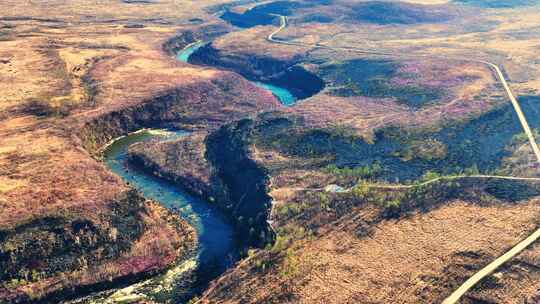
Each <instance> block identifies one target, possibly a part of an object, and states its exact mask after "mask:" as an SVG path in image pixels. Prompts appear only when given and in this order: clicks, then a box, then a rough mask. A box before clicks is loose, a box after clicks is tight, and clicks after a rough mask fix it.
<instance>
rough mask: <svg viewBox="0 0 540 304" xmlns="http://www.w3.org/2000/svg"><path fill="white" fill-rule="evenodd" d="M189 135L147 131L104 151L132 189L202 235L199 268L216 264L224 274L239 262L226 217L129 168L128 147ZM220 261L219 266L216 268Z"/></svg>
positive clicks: (214, 209)
mask: <svg viewBox="0 0 540 304" xmlns="http://www.w3.org/2000/svg"><path fill="white" fill-rule="evenodd" d="M186 134H187V133H186V132H183V131H162V132H156V131H152V130H144V131H141V132H137V133H134V134H131V135H129V136H126V137H123V138H121V139H118V140H116V141H115V142H114V143H113V144H111V145H110V146H108V147H107V149H106V150H105V151H104V160H105V164H106V165H107V166H108V167H109V169H110V170H111V171H113V172H114V173H116V174H117V175H118V176H120V177H121V178H122V179H124V181H125V182H127V183H129V185H130V186H132V187H134V188H135V189H137V190H139V191H141V193H142V194H143V195H144V197H146V198H148V199H152V200H155V201H157V202H159V203H161V204H162V205H163V206H165V207H167V208H169V209H171V210H173V211H175V212H178V213H179V214H180V216H181V217H182V218H184V219H185V220H186V221H187V222H188V223H189V224H190V225H192V226H193V227H194V228H195V229H196V231H197V235H198V242H199V243H198V254H197V264H198V265H205V264H207V263H212V265H213V266H217V267H218V268H220V270H221V271H224V270H225V269H226V268H227V267H229V266H231V264H232V263H233V262H234V261H235V259H236V249H237V248H236V246H235V241H234V232H233V227H232V225H231V224H229V223H228V222H227V220H226V219H225V217H224V216H223V214H222V213H221V212H220V211H219V210H217V208H214V207H213V206H212V205H211V203H210V202H206V201H203V200H201V199H198V198H195V197H193V196H191V195H189V194H188V193H187V192H186V191H184V190H182V189H181V188H179V187H178V186H176V185H174V184H172V183H170V182H168V181H165V180H163V179H161V178H158V177H155V176H153V175H150V174H148V173H146V172H145V171H143V170H141V169H139V168H136V167H133V166H129V165H128V164H127V162H126V156H127V150H128V147H129V146H130V145H132V144H134V143H137V142H143V141H147V140H150V139H152V138H157V139H159V140H173V139H175V138H179V137H181V136H185V135H186ZM216 261H217V263H218V264H219V265H216Z"/></svg>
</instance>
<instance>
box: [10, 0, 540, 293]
mask: <svg viewBox="0 0 540 304" xmlns="http://www.w3.org/2000/svg"><path fill="white" fill-rule="evenodd" d="M264 3H266V4H265V5H266V6H264V7H258V8H257V7H256V3H252V2H246V1H239V2H236V1H234V2H229V1H218V0H205V1H159V2H157V1H156V2H140V1H114V2H111V1H86V0H76V1H69V2H66V1H59V0H58V1H56V0H55V1H46V2H36V1H24V2H21V1H4V2H2V3H1V4H0V8H1V9H0V11H1V12H2V13H0V91H1V92H2V94H1V96H0V209H1V212H0V251H1V253H2V254H0V266H1V267H0V269H1V270H0V302H1V301H7V302H15V301H17V300H18V301H30V300H36V299H39V298H44V297H47V296H48V297H53V298H50V299H52V300H55V299H56V300H58V299H60V298H62V297H69V296H73V295H75V296H76V295H80V294H82V293H83V292H87V291H92V290H94V289H97V288H98V287H99V288H103V287H105V285H106V284H104V283H103V282H111V281H112V282H113V283H117V282H118V281H122V280H138V279H140V278H142V277H144V276H146V275H150V274H154V273H157V272H159V271H162V270H163V269H165V268H167V267H169V266H170V265H173V264H174V263H175V262H176V261H179V260H182V259H183V258H186V256H188V255H189V254H190V249H191V248H192V247H193V246H194V244H195V242H196V237H195V235H194V233H193V231H192V229H191V228H190V227H188V226H187V224H186V223H185V222H183V221H179V220H178V219H177V218H176V217H175V216H173V215H172V214H171V213H169V212H168V211H166V210H164V209H163V208H162V207H160V206H159V205H157V204H155V202H150V201H147V200H145V199H144V198H142V197H141V195H140V194H138V193H136V192H133V191H132V190H130V187H129V185H126V184H124V183H123V182H122V181H121V180H120V179H119V178H118V177H117V176H115V175H113V174H112V173H110V172H109V171H107V169H106V167H105V166H104V165H103V164H102V163H101V162H100V161H99V153H98V152H99V150H100V148H101V147H102V146H103V145H105V144H106V143H107V142H109V141H110V140H111V139H113V138H115V137H118V136H121V135H125V134H126V133H128V132H131V131H135V130H137V129H140V128H144V127H155V126H174V127H179V128H182V129H187V130H191V131H195V132H194V133H193V135H191V136H189V137H186V138H184V139H182V140H178V141H173V142H166V143H157V142H151V143H147V144H144V145H138V146H134V147H132V149H131V154H132V157H134V158H139V161H141V159H142V165H144V166H147V167H149V168H151V169H152V170H153V171H155V172H156V174H157V175H160V176H162V177H165V178H168V179H171V180H173V181H174V182H177V183H179V184H182V185H183V186H186V187H188V188H190V190H192V192H194V193H197V194H198V195H201V196H204V197H212V199H213V200H215V201H217V203H218V204H221V205H223V206H225V207H224V210H225V212H229V213H228V214H231V215H232V217H234V218H233V222H234V223H236V225H237V226H240V228H242V229H243V231H244V232H245V233H246V234H245V235H244V236H245V239H249V240H250V241H251V242H252V243H253V244H256V245H258V246H259V247H264V245H265V244H266V245H267V247H266V248H259V249H252V250H249V252H247V253H246V257H245V259H244V260H242V261H241V262H239V264H238V265H236V266H235V267H234V268H233V269H231V270H230V271H229V272H227V273H226V274H224V275H223V276H222V277H220V278H218V279H217V280H215V281H214V282H213V284H212V285H211V286H210V288H209V289H208V290H207V291H206V292H205V293H204V294H203V295H202V297H201V299H202V302H205V303H320V302H321V303H358V302H370V303H371V302H373V303H387V302H393V303H419V302H427V303H431V302H439V301H440V300H442V299H443V298H444V297H445V296H446V295H448V294H449V293H450V292H451V291H452V289H453V288H455V287H456V286H457V285H459V284H460V283H461V282H463V281H464V280H465V279H466V278H467V277H468V276H470V275H471V274H472V273H473V272H474V271H475V270H477V269H479V268H480V267H482V266H483V265H485V264H486V263H488V262H489V261H490V260H492V259H493V258H495V257H496V256H498V255H499V254H501V253H502V252H504V251H505V250H506V249H508V248H509V247H511V246H512V245H513V244H515V243H516V242H517V241H519V240H520V239H521V238H522V237H523V236H525V235H526V234H527V233H529V232H530V231H532V230H533V229H535V228H536V227H538V225H539V222H538V215H539V212H540V210H539V207H538V198H537V185H536V184H534V183H521V182H515V183H512V182H503V183H501V182H497V181H492V180H488V181H481V182H480V181H476V180H475V181H474V182H471V181H469V180H468V179H464V180H459V181H457V182H456V181H452V182H451V183H446V182H444V183H435V184H434V185H433V186H430V187H427V188H420V190H418V191H416V190H414V191H413V190H411V191H405V192H400V191H391V190H388V189H386V190H384V189H383V188H384V187H383V188H381V189H379V190H376V191H375V190H373V191H372V190H370V189H369V188H370V187H368V185H371V184H382V185H390V186H391V185H395V184H398V183H407V184H409V185H418V184H420V181H422V180H425V179H429V178H430V177H433V176H439V175H455V174H465V175H472V174H479V173H482V174H500V175H510V176H528V177H537V176H538V166H537V165H533V164H531V160H532V159H534V157H533V154H532V151H530V148H529V147H528V146H527V145H526V141H525V139H524V136H523V135H522V134H521V130H520V128H519V124H518V122H517V120H516V119H515V117H514V116H513V112H512V110H511V108H510V106H509V104H508V101H507V100H506V98H505V95H504V91H503V90H502V88H501V86H500V84H499V83H498V81H497V79H496V77H495V75H494V74H493V71H491V70H490V69H489V68H488V67H486V66H485V65H483V64H480V63H478V62H472V61H470V60H469V59H472V58H474V59H479V60H488V61H490V62H495V63H497V64H498V65H500V66H502V67H504V73H505V75H507V78H508V79H509V81H510V84H511V86H512V89H513V90H514V91H515V93H516V95H518V96H521V99H520V101H521V102H522V103H523V107H524V110H525V112H526V113H525V114H526V115H527V117H528V119H530V121H531V125H532V127H533V128H538V126H537V124H538V123H539V122H538V119H537V118H536V116H537V115H536V114H537V112H538V111H537V104H538V97H537V96H535V95H538V91H539V90H540V67H539V65H540V62H539V61H538V60H537V59H536V55H537V51H538V46H539V45H540V41H539V39H540V36H538V35H537V34H536V33H537V28H538V27H539V26H540V24H538V23H539V22H540V21H538V18H537V16H538V7H537V6H522V5H521V4H523V2H522V1H513V2H512V3H510V2H509V4H512V5H504V7H500V5H493V4H491V2H489V3H488V5H487V6H489V7H488V8H486V7H482V5H478V2H477V1H453V2H449V1H421V0H414V1H390V2H382V1H345V0H334V1H298V3H297V4H293V5H291V4H287V3H280V4H271V3H270V4H269V3H267V1H264ZM222 9H229V10H230V14H229V17H230V18H228V19H227V18H219V16H220V15H221V13H223V11H222ZM388 12H391V13H388ZM268 13H277V14H284V15H288V20H289V23H290V26H288V27H287V28H286V29H285V30H284V31H282V32H280V33H279V37H278V38H279V39H287V40H290V41H296V42H301V43H306V44H318V45H323V46H324V45H325V46H332V47H342V48H347V47H349V48H356V49H366V50H377V51H381V52H384V53H392V54H395V55H394V56H382V55H373V54H367V53H361V52H358V51H353V50H352V49H350V50H346V49H342V50H341V51H336V50H331V49H324V48H315V47H303V46H298V45H289V46H286V45H276V44H270V43H269V42H268V41H267V39H266V38H267V36H268V34H270V33H271V32H272V31H274V30H275V28H276V25H278V23H277V19H276V18H275V16H274V17H268V16H266V15H267V14H268ZM231 14H233V15H231ZM246 14H247V15H248V16H247V17H248V18H247V19H242V18H244V17H246V16H244V15H246ZM52 16H54V17H52ZM231 16H232V17H231ZM261 16H265V18H263V19H260V18H259V17H261ZM267 17H268V18H267ZM231 18H233V19H234V18H236V19H238V18H240V19H239V20H240V21H241V22H240V23H238V22H239V21H238V20H236V19H235V20H236V21H238V22H236V25H240V26H241V27H234V26H233V25H234V23H235V22H232V23H233V25H232V24H230V23H227V22H226V20H229V21H231V20H232V19H231ZM266 18H267V19H266ZM224 19H225V20H224ZM246 20H247V21H246ZM260 20H262V21H263V22H262V23H261V22H258V21H260ZM205 39H212V43H211V47H212V49H213V51H215V54H217V55H216V56H215V57H212V61H211V63H213V64H214V65H215V66H218V67H221V68H222V69H218V68H215V67H212V66H209V65H205V66H203V65H199V66H197V65H191V64H187V63H181V62H177V61H176V60H174V58H173V56H171V53H174V51H176V50H178V49H181V48H182V47H184V46H185V45H187V44H189V43H191V42H194V41H195V40H205ZM206 63H208V62H206ZM223 63H226V64H227V65H225V64H223ZM223 68H226V69H225V70H224V69H223ZM295 68H296V69H300V68H301V69H302V70H303V71H306V72H309V73H310V75H314V77H317V79H319V80H320V81H322V82H324V89H323V90H322V91H320V92H318V91H314V93H313V94H314V95H313V94H306V96H304V97H305V99H304V100H302V101H301V102H299V103H297V104H296V105H294V106H292V107H290V108H286V109H284V108H282V107H281V106H280V105H279V103H278V101H277V100H276V99H275V97H274V96H272V94H271V93H270V92H268V91H265V90H263V89H260V88H258V87H256V86H254V85H253V84H252V83H250V82H249V81H247V80H246V79H245V78H244V77H242V76H240V75H239V74H237V73H236V72H238V73H241V74H243V75H258V76H260V77H263V78H264V77H266V78H269V79H270V78H272V77H273V76H276V75H277V76H276V77H278V76H282V74H283V73H282V70H290V69H295ZM270 74H271V75H270ZM311 95H313V96H311ZM246 117H248V119H246ZM209 147H210V148H211V149H209ZM225 148H226V149H225ZM242 168H244V169H245V168H249V170H243V171H242ZM244 171H245V172H244ZM248 171H249V172H248ZM246 172H247V173H249V174H247V173H246ZM250 174H251V175H250ZM245 180H248V182H246V181H245ZM266 181H268V183H267V182H266ZM331 184H337V185H339V186H341V187H343V188H347V187H353V188H352V189H353V191H350V192H345V193H333V192H331V191H330V192H326V191H323V189H324V188H325V187H326V186H328V185H331ZM223 185H226V186H225V187H226V189H227V190H228V192H227V193H225V194H224V193H223V192H222V191H221V190H223V188H224V186H223ZM414 189H416V188H414ZM267 192H268V193H267ZM521 194H523V195H521ZM246 195H248V199H246V201H243V200H244V196H246ZM268 195H270V197H272V206H271V207H270V208H271V209H270V208H267V207H269V206H266V203H267V201H268V200H267V198H268ZM260 201H264V202H265V205H264V206H262V205H260V204H259V205H257V204H254V202H259V203H260ZM228 205H230V207H227V206H228ZM233 207H234V208H233ZM240 211H246V212H248V213H249V212H251V213H250V214H251V215H252V216H250V217H242V218H241V219H240V216H239V215H240V213H239V212H240ZM267 213H268V214H267ZM267 220H269V221H270V223H271V224H272V227H273V230H275V232H276V239H275V242H268V240H269V239H270V238H269V237H268V235H267V234H266V232H268V231H266V230H263V229H262V228H261V227H262V226H261V225H262V224H264V225H266V223H267ZM246 227H247V229H246ZM265 227H266V226H265ZM250 228H252V229H250ZM262 232H264V234H263V236H261V233H262ZM65 244H68V245H67V246H66V245H65ZM63 250H64V251H63ZM538 273H539V272H538V246H534V247H531V248H530V249H528V250H527V251H526V252H524V253H522V254H521V255H520V256H518V257H517V258H516V259H515V260H514V261H513V262H512V263H510V264H509V265H506V266H505V267H504V268H502V269H501V270H500V271H498V272H497V273H495V274H493V275H491V276H490V277H488V278H487V279H486V280H485V281H484V282H483V283H482V284H481V285H480V286H479V287H478V288H477V289H475V290H473V291H472V292H471V293H470V294H469V295H468V296H467V298H466V299H465V301H470V302H474V301H480V300H482V301H499V302H503V303H506V302H508V303H513V302H516V303H517V302H525V301H529V302H532V303H534V301H536V300H537V298H538V289H539V288H540V286H538V280H537V278H538ZM81 287H84V288H86V290H85V289H81ZM72 288H74V289H73V290H75V291H74V292H73V293H71V292H69V290H71V289H72Z"/></svg>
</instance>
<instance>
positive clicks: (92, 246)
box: [0, 190, 196, 303]
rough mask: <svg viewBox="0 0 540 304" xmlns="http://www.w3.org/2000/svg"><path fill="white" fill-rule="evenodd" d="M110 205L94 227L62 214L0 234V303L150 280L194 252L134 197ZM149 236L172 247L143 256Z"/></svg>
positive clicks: (183, 227)
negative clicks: (158, 235)
mask: <svg viewBox="0 0 540 304" xmlns="http://www.w3.org/2000/svg"><path fill="white" fill-rule="evenodd" d="M109 206H110V212H107V213H102V214H101V215H102V216H103V218H101V220H100V221H99V222H97V221H93V220H90V219H88V218H84V217H81V216H77V215H75V214H70V213H69V211H66V212H65V214H58V215H55V216H48V217H36V219H34V220H30V221H29V222H27V223H22V224H20V225H18V226H16V227H14V228H12V229H5V230H1V231H0V282H2V284H1V285H0V299H3V300H5V301H8V302H14V303H26V302H28V301H31V300H40V301H51V302H55V301H60V300H63V299H68V298H71V297H74V296H80V295H81V294H84V293H87V292H91V291H95V290H96V289H102V288H105V287H108V286H116V285H119V284H120V285H121V284H125V283H128V282H131V281H133V280H136V279H141V278H143V277H147V276H149V275H152V274H155V273H157V272H159V271H162V270H163V269H165V268H166V267H168V266H169V265H171V264H172V263H173V262H174V261H175V260H177V259H182V260H183V259H186V258H187V257H189V256H190V255H191V253H192V252H193V248H194V247H195V244H196V235H195V232H194V230H193V229H192V228H191V227H189V226H188V225H187V223H185V222H183V221H181V220H180V219H178V218H177V217H176V216H175V215H173V214H172V213H170V212H169V211H167V210H166V209H164V208H163V207H161V206H159V205H157V204H155V203H154V202H151V201H147V200H146V199H144V198H143V197H142V196H141V195H140V194H139V193H138V192H136V191H134V190H131V191H127V192H125V193H123V194H122V195H121V196H120V197H118V198H117V199H116V200H114V201H112V202H110V203H109ZM156 216H159V217H156ZM166 226H168V227H166ZM171 228H173V229H174V230H170V229H171ZM153 233H169V241H170V243H169V244H161V245H160V246H155V245H156V244H152V243H148V244H147V246H148V248H147V249H148V251H146V252H144V253H143V252H140V250H139V249H138V243H139V242H141V240H144V239H148V237H149V234H153Z"/></svg>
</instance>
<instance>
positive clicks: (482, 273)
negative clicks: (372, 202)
mask: <svg viewBox="0 0 540 304" xmlns="http://www.w3.org/2000/svg"><path fill="white" fill-rule="evenodd" d="M274 15H275V16H279V18H280V26H279V28H278V29H276V30H275V31H273V32H272V33H271V34H270V35H268V37H267V40H268V41H269V42H272V43H278V44H285V45H293V46H302V47H312V48H322V49H328V50H338V51H353V52H357V53H363V54H370V55H383V56H392V57H396V56H397V57H404V56H403V55H398V54H392V53H385V52H380V51H371V50H365V49H359V48H354V47H330V46H325V45H321V44H319V43H316V44H304V43H297V42H290V41H286V40H281V39H276V38H274V36H275V35H277V34H279V33H280V32H281V31H282V30H283V29H285V28H286V27H287V17H285V16H282V15H276V14H274ZM428 56H429V55H426V54H418V55H407V57H428ZM429 57H432V58H433V57H436V56H429ZM446 59H453V58H446ZM456 59H457V60H464V61H469V62H477V63H482V64H485V65H487V66H488V67H489V68H490V69H492V70H493V71H495V73H496V74H497V77H498V78H499V81H500V83H501V84H502V85H503V88H504V90H505V92H506V95H507V96H508V98H509V99H510V102H511V103H512V106H513V108H514V111H515V112H516V115H517V116H518V119H519V122H520V124H521V127H522V129H523V131H524V132H525V134H526V135H527V138H528V140H529V144H530V145H531V148H532V150H533V152H534V154H535V156H536V160H537V162H538V163H539V164H540V149H539V148H538V144H537V143H536V140H535V138H534V136H533V133H532V131H531V128H530V127H529V123H528V122H527V119H526V118H525V115H524V114H523V111H522V110H521V106H520V105H519V102H518V101H517V99H516V97H515V96H514V94H513V93H512V90H511V89H510V86H509V85H508V82H507V81H506V78H505V77H504V74H503V72H502V71H501V69H500V68H499V66H497V65H496V64H494V63H491V62H488V61H484V60H478V59H468V58H456ZM477 177H478V178H480V177H481V178H487V177H489V176H477ZM491 177H492V178H504V179H514V180H523V179H528V180H539V179H536V178H519V177H511V176H506V177H503V176H498V177H497V176H491ZM456 178H457V177H456ZM440 179H441V178H438V179H433V180H430V181H427V182H424V183H422V184H419V185H378V186H377V185H372V186H377V187H387V188H390V187H391V189H398V188H410V187H415V186H422V185H426V184H429V183H433V182H436V181H437V180H440ZM349 191H350V189H349ZM539 238H540V228H539V229H537V230H536V231H535V232H533V233H532V234H531V235H530V236H529V237H527V238H526V239H524V240H523V241H521V242H520V243H518V244H517V245H515V246H514V247H513V248H512V249H510V250H509V251H508V252H506V253H505V254H503V255H502V256H500V257H498V258H497V259H495V260H494V261H492V262H491V263H489V264H488V265H487V266H485V267H484V268H482V269H481V270H479V271H478V272H476V273H475V274H474V275H473V276H471V277H470V278H469V279H467V280H466V281H465V282H464V283H463V284H462V285H461V286H460V287H459V288H458V289H456V290H455V291H454V292H453V293H452V294H451V295H450V296H449V297H447V298H446V299H445V300H444V301H443V302H442V304H454V303H458V301H459V300H460V299H461V297H463V295H465V293H467V292H468V291H469V290H470V289H471V288H472V287H473V286H475V285H476V284H477V283H478V282H480V281H481V280H482V279H483V278H485V277H487V276H488V275H490V274H491V273H492V272H494V271H495V270H496V269H497V268H499V267H500V266H501V265H503V264H504V263H506V262H508V261H509V260H511V259H512V258H514V257H515V256H516V255H518V254H519V253H520V252H522V251H523V250H524V249H526V248H527V247H529V246H530V245H532V244H533V243H534V242H536V241H537V240H538V239H539Z"/></svg>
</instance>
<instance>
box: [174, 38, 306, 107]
mask: <svg viewBox="0 0 540 304" xmlns="http://www.w3.org/2000/svg"><path fill="white" fill-rule="evenodd" d="M206 44H208V42H197V43H194V44H192V45H191V46H189V47H187V48H185V49H183V50H181V51H180V52H178V54H177V55H176V59H177V60H179V61H182V62H189V57H190V56H191V55H193V53H195V52H196V51H197V50H198V49H200V48H201V47H203V46H205V45H206ZM253 83H254V84H255V85H256V86H258V87H260V88H263V89H265V90H268V91H270V92H272V94H274V96H276V98H277V99H278V100H279V101H280V102H281V103H282V104H283V105H285V106H290V105H293V104H294V103H295V102H296V97H294V95H293V94H292V93H291V92H290V91H289V90H287V89H285V88H282V87H278V86H275V85H272V84H269V83H263V82H253Z"/></svg>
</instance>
